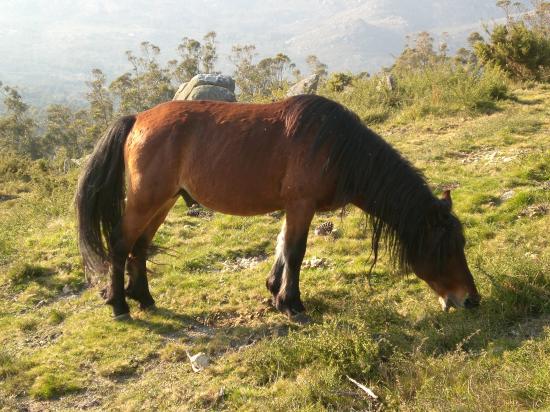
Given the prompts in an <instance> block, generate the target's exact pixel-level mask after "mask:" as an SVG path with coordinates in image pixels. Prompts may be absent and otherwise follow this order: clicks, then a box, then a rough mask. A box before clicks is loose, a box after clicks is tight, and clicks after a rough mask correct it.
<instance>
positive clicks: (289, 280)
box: [275, 201, 315, 320]
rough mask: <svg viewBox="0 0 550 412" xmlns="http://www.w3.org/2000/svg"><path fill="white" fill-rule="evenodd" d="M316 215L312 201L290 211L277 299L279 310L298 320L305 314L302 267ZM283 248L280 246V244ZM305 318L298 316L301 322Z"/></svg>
mask: <svg viewBox="0 0 550 412" xmlns="http://www.w3.org/2000/svg"><path fill="white" fill-rule="evenodd" d="M314 213H315V209H314V206H313V205H312V203H311V202H306V201H301V202H295V203H293V204H292V205H291V206H290V207H287V211H286V223H285V226H284V244H283V245H282V248H281V249H282V257H283V260H284V268H283V270H282V276H281V285H280V288H279V291H278V293H277V296H276V298H275V307H276V308H277V309H278V310H280V311H281V312H283V313H286V314H287V315H288V316H289V317H291V318H295V317H296V316H297V315H299V314H302V313H303V312H304V311H305V308H304V305H303V303H302V300H301V299H300V267H301V265H302V260H303V259H304V254H305V252H306V244H307V236H308V232H309V225H310V224H311V219H312V218H313V215H314ZM278 246H279V245H278ZM301 318H304V320H305V317H304V316H300V317H296V319H297V320H301Z"/></svg>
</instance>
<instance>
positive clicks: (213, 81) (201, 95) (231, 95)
mask: <svg viewBox="0 0 550 412" xmlns="http://www.w3.org/2000/svg"><path fill="white" fill-rule="evenodd" d="M174 100H223V101H226V102H235V101H237V99H236V98H235V81H234V80H233V79H232V78H231V77H230V76H224V75H222V74H197V75H196V76H195V77H193V78H192V79H191V80H189V81H188V82H186V83H182V85H181V86H180V87H179V89H178V91H177V92H176V94H175V96H174Z"/></svg>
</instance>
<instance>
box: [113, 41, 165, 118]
mask: <svg viewBox="0 0 550 412" xmlns="http://www.w3.org/2000/svg"><path fill="white" fill-rule="evenodd" d="M159 54H160V48H159V47H158V46H155V45H154V44H152V43H149V42H142V43H141V56H136V55H134V53H133V52H132V51H130V50H128V51H127V52H126V57H127V58H128V62H129V63H130V65H131V66H132V70H131V71H130V72H127V73H124V74H123V75H122V76H119V77H118V78H117V79H115V80H114V81H113V82H112V83H111V84H110V86H109V90H110V92H111V93H112V94H113V96H114V98H115V100H116V101H118V106H119V107H118V112H119V113H120V114H129V113H135V112H140V111H143V110H147V109H150V108H151V107H153V106H156V105H157V104H159V103H162V102H165V101H167V100H170V99H171V98H172V96H173V95H174V92H175V90H174V87H173V86H172V83H171V79H170V72H169V70H168V69H167V68H163V67H161V65H160V63H159V62H158V61H157V57H158V55H159Z"/></svg>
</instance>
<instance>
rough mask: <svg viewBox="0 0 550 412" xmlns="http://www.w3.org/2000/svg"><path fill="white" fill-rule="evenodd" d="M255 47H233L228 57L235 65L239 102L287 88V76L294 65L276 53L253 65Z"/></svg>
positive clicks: (270, 94)
mask: <svg viewBox="0 0 550 412" xmlns="http://www.w3.org/2000/svg"><path fill="white" fill-rule="evenodd" d="M256 55H257V53H256V46H254V45H244V46H240V45H237V46H233V48H232V54H231V56H230V60H231V62H232V63H233V64H234V65H235V72H234V73H233V77H234V78H235V83H236V84H237V86H238V88H239V90H240V98H241V100H243V99H244V100H252V99H254V98H258V97H260V98H261V97H268V96H272V95H273V93H274V92H275V91H277V90H280V89H284V88H286V87H287V86H288V83H287V80H286V78H287V76H288V75H289V74H290V73H292V72H293V71H294V70H295V68H296V65H295V64H294V63H292V61H291V60H290V58H289V57H288V56H286V55H285V54H282V53H278V54H277V55H275V56H274V57H267V58H264V59H262V60H260V61H259V62H258V63H254V58H255V56H256Z"/></svg>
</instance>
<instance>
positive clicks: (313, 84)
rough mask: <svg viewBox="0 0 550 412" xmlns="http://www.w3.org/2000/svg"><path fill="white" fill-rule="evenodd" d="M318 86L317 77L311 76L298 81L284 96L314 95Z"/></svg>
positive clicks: (315, 75) (316, 75)
mask: <svg viewBox="0 0 550 412" xmlns="http://www.w3.org/2000/svg"><path fill="white" fill-rule="evenodd" d="M317 86H319V75H318V74H312V75H311V76H308V77H306V78H305V79H302V80H300V81H299V82H298V83H296V84H295V85H294V86H292V87H291V88H290V89H288V91H287V92H286V96H287V97H290V96H297V95H299V94H314V93H315V92H316V91H317Z"/></svg>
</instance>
